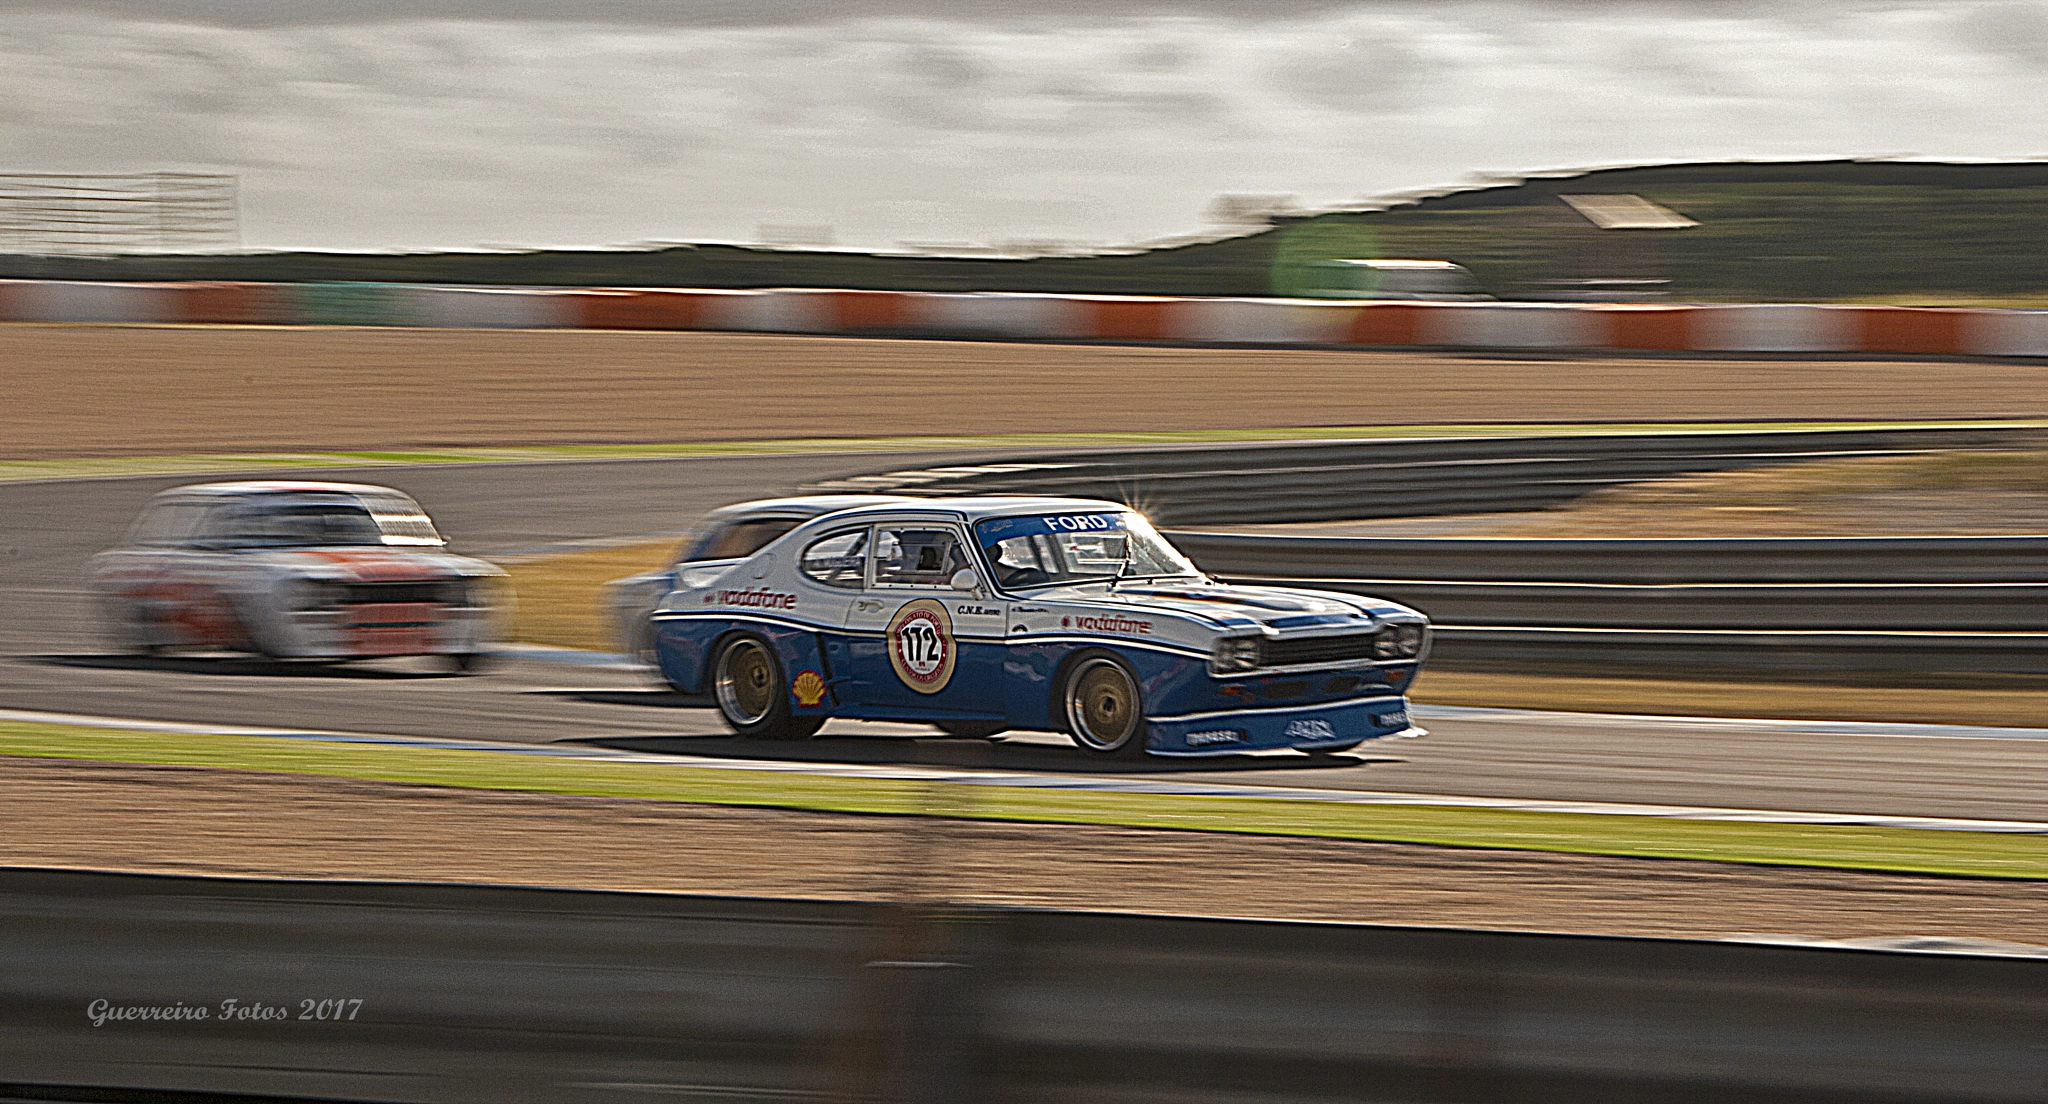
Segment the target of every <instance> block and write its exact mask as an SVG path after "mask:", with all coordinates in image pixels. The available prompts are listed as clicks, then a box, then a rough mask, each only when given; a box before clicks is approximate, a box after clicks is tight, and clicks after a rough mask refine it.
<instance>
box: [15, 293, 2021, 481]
mask: <svg viewBox="0 0 2048 1104" xmlns="http://www.w3.org/2000/svg"><path fill="white" fill-rule="evenodd" d="M0 364H5V365H6V366H7V373H8V385H9V386H8V399H9V401H8V403H7V404H6V405H5V406H4V407H0V442H4V443H5V444H4V447H0V452H4V453H5V455H6V456H7V457H10V458H15V459H31V458H38V457H63V456H96V455H117V454H121V455H161V454H181V453H193V452H206V453H219V452H255V451H271V450H291V451H305V450H314V451H318V450H322V449H346V448H359V449H376V448H406V447H456V446H496V447H506V446H515V445H544V444H576V443H608V442H665V441H732V440H761V439H769V438H791V437H817V436H826V437H850V436H892V435H932V434H938V435H954V434H995V433H1131V432H1158V431H1165V430H1203V429H1224V428H1229V429H1249V428H1270V427H1285V426H1355V425H1442V424H1467V423H1479V422H1507V423H1530V422H1677V421H1711V422H1730V421H1733V422H1749V421H1771V420H1784V419H1790V420H1797V421H1813V420H1851V421H1855V420H1869V419H1940V418H2039V417H2043V416H2048V364H2040V363H2029V362H2022V361H1995V360H1987V359H1980V360H1969V361H1953V362H1943V361H1932V360H1927V359H1925V358H1895V359H1891V360H1874V359H1865V358H1853V357H1827V356H1823V357H1809V358H1805V359H1798V358H1787V357H1741V356H1725V357H1719V358H1714V357H1700V356H1640V357H1611V356H1610V357H1560V356H1545V355H1540V354H1524V355H1508V354H1477V353H1474V354H1462V353H1452V352H1413V351H1410V352H1370V351H1361V350H1344V349H1277V348H1241V349H1213V348H1191V347H1172V346H1156V345H1154V346H1143V345H1083V344H1063V343H1021V342H976V341H918V340H902V339H893V340H892V339H870V338H838V337H795V336H783V335H770V334H720V333H658V332H639V333H632V332H616V331H596V330H592V331H572V330H419V329H384V328H372V327H347V326H343V327H261V326H103V325H28V324H9V325H0Z"/></svg>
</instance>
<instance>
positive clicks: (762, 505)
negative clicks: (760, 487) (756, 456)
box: [706, 494, 925, 521]
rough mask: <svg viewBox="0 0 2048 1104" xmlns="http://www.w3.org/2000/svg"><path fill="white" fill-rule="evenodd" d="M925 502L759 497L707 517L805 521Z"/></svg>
mask: <svg viewBox="0 0 2048 1104" xmlns="http://www.w3.org/2000/svg"><path fill="white" fill-rule="evenodd" d="M922 501H925V500H923V499H917V498H906V497H904V496H903V495H864V494H838V495H794V496H791V497H789V498H757V499H754V500H753V501H751V502H735V503H733V504H732V505H730V506H720V507H719V508H718V509H716V510H713V511H711V513H710V514H708V515H706V516H707V517H710V518H715V519H717V520H719V521H725V520H727V519H730V518H733V517H736V516H743V515H746V514H775V515H784V516H786V515H790V514H795V515H798V516H801V517H805V518H814V517H819V516H822V515H824V514H829V513H833V512H834V511H838V510H846V509H851V508H853V507H856V506H873V505H878V504H882V503H904V502H922Z"/></svg>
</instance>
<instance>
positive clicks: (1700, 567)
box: [1169, 532, 2048, 682]
mask: <svg viewBox="0 0 2048 1104" xmlns="http://www.w3.org/2000/svg"><path fill="white" fill-rule="evenodd" d="M1169 536H1170V537H1171V539H1172V540H1173V541H1174V543H1175V544H1176V545H1178V546H1179V547H1180V548H1181V549H1182V550H1184V551H1186V552H1187V553H1188V554H1189V556H1191V557H1192V558H1193V559H1194V560H1195V562H1196V563H1197V564H1200V565H1201V566H1202V568H1203V569H1204V570H1207V571H1209V572H1211V573H1214V574H1216V575H1218V576H1219V577H1222V578H1224V579H1226V580H1229V581H1232V582H1239V583H1251V584H1260V585H1276V586H1300V587H1309V588H1313V589H1318V590H1335V591H1341V592H1348V593H1356V594H1370V595H1373V596H1376V597H1380V598H1386V599H1389V600H1392V601H1395V602H1400V603H1402V604H1404V605H1407V606H1411V607H1413V608H1415V609H1419V610H1421V611H1423V612H1424V613H1426V614H1428V615H1429V617H1430V620H1431V621H1433V622H1435V623H1436V626H1437V627H1436V646H1435V650H1434V654H1433V656H1432V662H1433V663H1434V664H1436V665H1439V666H1442V667H1446V668H1451V669H1468V670H1516V669H1528V670H1546V671H1558V670H1568V671H1571V672H1573V673H1578V674H1591V675H1598V674H1627V673H1642V672H1661V671H1679V670H1682V671H1685V672H1688V673H1691V674H1701V673H1712V674H1719V675H1724V676H1732V675H1742V674H1758V673H1764V674H1772V673H1789V672H1809V673H1816V674H1834V675H1840V674H1845V673H1849V672H1863V673H1872V672H1895V673H1898V674H1899V675H1901V676H1904V677H1907V678H1909V679H1911V680H1913V681H1916V682H1926V681H1928V680H1936V681H1943V680H1948V681H1953V680H1954V679H1955V678H1956V677H1957V676H2014V675H2018V676H2034V677H2040V676H2048V537H1898V538H1888V537H1849V538H1796V537H1784V538H1748V539H1713V538H1696V539H1683V540H1657V539H1641V540H1573V539H1520V540H1515V539H1507V540H1490V539H1485V538H1473V537H1466V538H1426V537H1415V538H1391V537H1377V538H1375V537H1291V536H1284V535H1275V536H1266V535H1245V534H1222V533H1194V532H1174V533H1170V534H1169Z"/></svg>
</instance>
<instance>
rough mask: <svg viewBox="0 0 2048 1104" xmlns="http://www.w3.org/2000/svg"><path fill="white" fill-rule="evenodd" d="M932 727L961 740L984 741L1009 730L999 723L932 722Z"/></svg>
mask: <svg viewBox="0 0 2048 1104" xmlns="http://www.w3.org/2000/svg"><path fill="white" fill-rule="evenodd" d="M932 726H933V727H934V728H937V729H938V730H939V731H940V732H943V733H945V734H946V735H948V736H958V737H959V738H961V739H963V740H986V739H989V738H991V737H993V736H995V735H997V734H998V733H1001V732H1007V731H1009V728H1010V726H1009V725H1006V724H1004V723H1003V722H1001V721H933V722H932Z"/></svg>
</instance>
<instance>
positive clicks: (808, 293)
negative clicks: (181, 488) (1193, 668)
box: [0, 280, 2048, 357]
mask: <svg viewBox="0 0 2048 1104" xmlns="http://www.w3.org/2000/svg"><path fill="white" fill-rule="evenodd" d="M0 322H73V323H145V324H212V325H372V326H431V327H453V328H497V329H606V330H723V331H733V332H753V333H790V334H836V335H846V336H860V335H864V334H865V335H873V336H888V337H951V338H993V339H998V340H1001V339H1014V340H1068V341H1169V342H1186V343H1192V344H1202V345H1321V346H1381V347H1424V348H1428V347H1437V348H1461V349H1502V350H1515V349H1553V350H1573V349H1584V350H1602V351H1614V352H1627V351H1633V350H1642V351H1675V352H1703V353H1715V352H1728V353H1878V354H1903V355H1917V356H2023V357H2032V356H2048V310H1991V309H1974V308H1973V309H1948V308H1933V307H1862V306H1822V305H1812V304H1800V303H1736V304H1697V305H1688V304H1591V303H1494V302H1484V303H1469V302H1459V303H1430V302H1345V301H1339V300H1327V299H1190V298H1175V297H1169V296H1132V295H1051V294H1041V293H1031V292H973V293H946V292H913V291H855V290H848V289H837V288H771V289H764V290H751V291H749V290H741V291H734V290H717V289H693V288H511V287H478V286H462V287H452V286H451V287H443V286H429V285H415V284H258V283H178V284H171V283H164V284H151V283H85V282H78V281H57V280H8V281H0Z"/></svg>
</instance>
